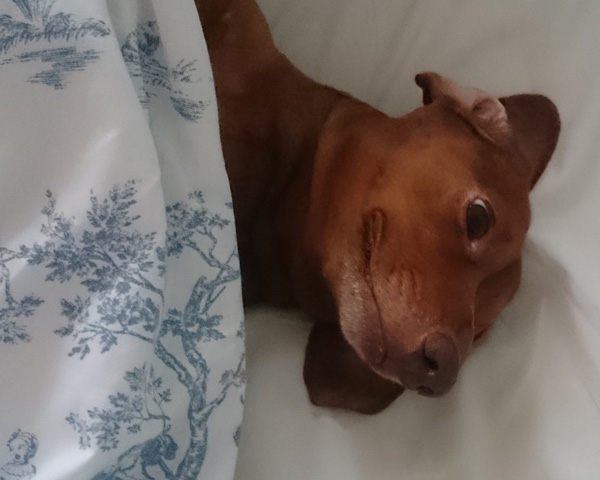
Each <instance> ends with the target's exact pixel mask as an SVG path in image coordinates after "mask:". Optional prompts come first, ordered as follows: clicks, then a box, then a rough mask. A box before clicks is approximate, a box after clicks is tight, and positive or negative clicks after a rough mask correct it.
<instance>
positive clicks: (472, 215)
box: [467, 199, 494, 240]
mask: <svg viewBox="0 0 600 480" xmlns="http://www.w3.org/2000/svg"><path fill="white" fill-rule="evenodd" d="M493 223H494V216H493V213H492V212H491V209H490V208H489V207H488V206H487V205H486V203H485V202H484V201H483V200H481V199H477V200H475V201H474V202H473V203H471V205H469V207H468V208H467V233H468V235H469V238H470V239H471V240H477V239H478V238H481V237H483V236H484V235H485V234H486V233H488V231H489V230H490V228H491V227H492V225H493Z"/></svg>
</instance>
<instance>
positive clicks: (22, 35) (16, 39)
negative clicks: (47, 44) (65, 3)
mask: <svg viewBox="0 0 600 480" xmlns="http://www.w3.org/2000/svg"><path fill="white" fill-rule="evenodd" d="M55 2H56V0H13V3H14V4H15V5H16V6H17V7H18V8H19V10H20V11H21V13H22V15H23V19H24V20H25V21H21V20H18V19H14V18H12V17H11V16H10V15H0V52H7V51H8V50H10V49H11V48H13V47H14V46H15V45H17V44H18V43H29V42H38V41H40V40H47V41H52V40H57V39H64V40H67V41H68V40H71V39H78V38H80V37H82V36H85V35H92V36H94V37H103V36H106V35H108V34H109V33H110V29H109V28H108V26H107V25H106V23H105V22H103V21H101V20H96V19H93V18H86V19H83V20H82V19H79V18H77V17H76V16H75V15H72V14H67V13H63V12H58V13H55V14H51V10H52V7H53V6H54V3H55Z"/></svg>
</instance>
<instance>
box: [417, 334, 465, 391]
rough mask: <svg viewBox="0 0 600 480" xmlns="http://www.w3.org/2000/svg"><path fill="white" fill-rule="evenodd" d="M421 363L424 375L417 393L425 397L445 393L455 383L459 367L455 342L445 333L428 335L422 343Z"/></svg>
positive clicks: (458, 356)
mask: <svg viewBox="0 0 600 480" xmlns="http://www.w3.org/2000/svg"><path fill="white" fill-rule="evenodd" d="M422 361H423V364H424V371H425V372H426V373H425V375H424V376H423V379H422V380H423V382H422V385H420V386H419V387H418V388H417V391H418V392H419V393H421V394H423V395H425V396H437V395H441V394H443V393H446V392H447V391H448V390H449V389H450V387H452V385H454V383H455V382H456V378H457V376H458V369H459V367H460V355H459V352H458V347H457V346H456V342H455V341H454V340H453V338H452V337H451V336H450V335H448V334H446V333H440V332H435V333H431V334H429V335H428V336H427V337H426V338H425V341H424V342H423V350H422Z"/></svg>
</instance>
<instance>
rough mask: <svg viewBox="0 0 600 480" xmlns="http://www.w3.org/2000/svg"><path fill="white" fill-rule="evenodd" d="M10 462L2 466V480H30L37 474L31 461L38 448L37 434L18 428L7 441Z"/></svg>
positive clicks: (0, 479) (0, 472) (0, 476)
mask: <svg viewBox="0 0 600 480" xmlns="http://www.w3.org/2000/svg"><path fill="white" fill-rule="evenodd" d="M6 446H7V447H8V451H9V454H10V462H8V463H5V464H4V465H3V466H2V467H0V480H17V479H18V480H29V479H32V478H33V477H34V476H35V473H36V468H35V465H32V464H31V463H30V461H31V459H32V458H33V457H34V456H35V454H36V452H37V449H38V440H37V437H36V436H35V435H33V434H32V433H28V432H23V431H21V430H17V431H16V432H14V433H13V434H12V435H11V436H10V438H9V439H8V442H7V443H6Z"/></svg>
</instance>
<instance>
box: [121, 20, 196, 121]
mask: <svg viewBox="0 0 600 480" xmlns="http://www.w3.org/2000/svg"><path fill="white" fill-rule="evenodd" d="M160 46H161V40H160V34H159V31H158V25H157V24H156V22H146V23H143V24H141V25H140V26H139V27H138V28H137V29H136V30H135V31H134V32H132V33H130V34H129V35H128V36H127V37H126V38H125V42H124V43H123V46H122V47H121V54H122V55H123V60H124V61H125V65H126V66H127V69H128V71H129V75H130V77H131V79H132V82H133V84H134V86H135V87H136V90H137V93H138V98H139V100H140V103H141V104H142V105H143V106H144V107H148V106H149V104H150V101H151V99H152V98H154V97H157V96H158V95H159V94H161V93H163V92H166V93H167V94H168V95H169V100H170V102H171V105H172V106H173V108H174V109H175V110H176V111H177V113H179V114H180V115H181V116H182V117H183V118H185V119H186V120H188V121H191V122H195V121H198V120H199V119H200V118H202V115H203V113H204V110H205V109H206V105H205V104H204V102H202V101H201V100H200V101H199V100H195V99H192V98H190V96H189V95H188V94H187V93H186V92H185V87H186V86H187V85H189V84H193V83H197V80H196V79H195V76H194V75H195V73H196V68H195V64H196V61H185V60H181V61H180V62H179V63H178V64H177V65H176V66H175V67H174V68H168V67H166V66H164V65H163V64H162V63H161V62H160V61H159V60H158V54H159V52H158V50H159V48H160Z"/></svg>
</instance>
